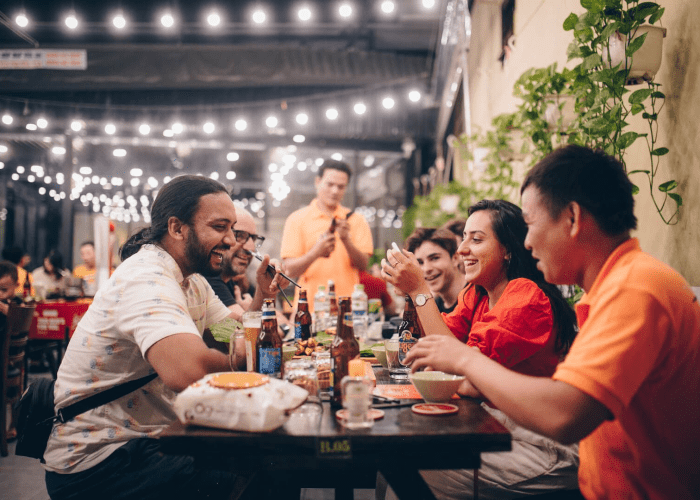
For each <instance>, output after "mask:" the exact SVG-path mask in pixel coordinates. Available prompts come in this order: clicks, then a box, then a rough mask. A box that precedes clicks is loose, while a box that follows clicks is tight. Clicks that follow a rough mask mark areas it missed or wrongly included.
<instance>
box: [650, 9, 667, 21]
mask: <svg viewBox="0 0 700 500" xmlns="http://www.w3.org/2000/svg"><path fill="white" fill-rule="evenodd" d="M665 10H666V9H665V8H663V7H661V8H660V9H659V10H657V11H656V12H654V13H653V14H652V15H651V17H649V24H655V23H656V21H658V20H659V19H661V16H663V15H664V11H665Z"/></svg>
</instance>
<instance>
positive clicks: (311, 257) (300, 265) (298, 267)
mask: <svg viewBox="0 0 700 500" xmlns="http://www.w3.org/2000/svg"><path fill="white" fill-rule="evenodd" d="M317 258H318V257H317V256H316V254H315V253H314V252H313V249H311V250H309V251H308V252H306V253H305V254H304V255H302V256H301V257H291V258H288V259H284V260H282V263H283V264H284V267H285V268H286V269H287V275H289V276H291V277H292V278H299V277H300V276H301V275H302V274H304V273H305V272H306V270H307V269H308V268H309V266H311V264H313V263H314V262H315V261H316V259H317Z"/></svg>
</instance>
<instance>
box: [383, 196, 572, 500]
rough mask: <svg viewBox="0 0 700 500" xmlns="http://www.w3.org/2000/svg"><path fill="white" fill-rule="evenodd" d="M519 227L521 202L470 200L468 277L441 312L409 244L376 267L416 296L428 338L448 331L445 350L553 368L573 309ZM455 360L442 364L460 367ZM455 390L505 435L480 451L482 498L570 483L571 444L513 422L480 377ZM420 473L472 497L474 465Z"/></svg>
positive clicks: (440, 489) (448, 495)
mask: <svg viewBox="0 0 700 500" xmlns="http://www.w3.org/2000/svg"><path fill="white" fill-rule="evenodd" d="M526 233H527V226H526V225H525V221H524V220H523V216H522V212H521V210H520V208H518V207H517V206H516V205H514V204H512V203H510V202H507V201H503V200H482V201H480V202H478V203H476V204H475V205H473V206H471V207H470V208H469V218H468V219H467V222H466V224H465V226H464V240H463V241H462V243H461V244H460V246H459V249H458V250H457V253H458V254H459V256H460V257H461V258H462V259H463V260H464V264H465V269H466V275H465V277H466V279H467V281H468V282H469V285H468V286H467V287H466V288H465V289H464V290H463V291H462V292H461V293H460V295H459V300H458V304H457V307H456V308H455V309H454V311H452V312H451V313H450V314H440V313H439V311H438V308H437V306H436V305H435V303H434V301H433V300H430V299H431V298H432V296H431V290H430V287H429V285H428V284H427V283H426V282H425V280H424V279H423V275H424V274H423V272H422V270H421V268H420V267H419V265H418V261H417V259H416V256H414V255H413V254H412V253H410V252H408V251H407V250H403V251H402V252H396V251H392V250H389V251H388V252H387V258H386V260H385V262H384V264H383V266H382V273H383V274H384V275H385V278H386V279H387V281H390V282H391V283H393V284H394V285H395V286H396V287H397V288H399V289H400V290H402V291H403V292H405V293H406V294H408V295H409V296H410V297H411V299H412V300H413V303H414V304H416V311H417V313H418V317H419V319H420V322H421V324H422V325H423V329H424V330H425V332H426V338H434V337H437V338H439V339H443V338H444V339H449V340H452V341H453V342H452V343H450V344H449V347H447V346H445V350H444V351H442V352H441V355H443V356H444V357H454V353H455V352H461V351H463V350H468V351H473V352H475V353H483V356H484V357H485V358H486V359H490V360H492V361H493V363H494V364H497V365H498V366H502V367H507V368H509V369H512V370H514V372H517V373H521V374H526V375H530V376H551V375H552V374H553V373H554V371H555V369H556V367H557V364H558V363H559V361H560V359H561V358H562V357H563V356H565V355H566V353H567V352H568V350H569V347H570V346H571V343H572V342H573V340H574V337H575V335H576V317H575V315H574V311H573V309H572V308H571V307H570V306H569V304H568V303H567V302H566V300H565V299H564V297H563V296H562V294H561V292H560V291H559V289H558V288H557V287H556V286H554V285H550V284H549V283H547V282H545V280H544V276H543V275H542V273H541V272H540V271H538V269H537V267H536V261H535V259H533V257H532V255H531V254H530V252H529V250H527V249H526V248H525V245H524V241H525V235H526ZM420 344H421V342H420V341H419V342H418V343H417V344H416V345H414V346H413V348H411V350H410V351H409V355H410V353H412V352H413V350H414V349H416V348H417V346H418V345H420ZM455 365H456V363H455ZM455 365H451V366H450V367H449V369H448V370H443V371H446V372H448V373H459V372H456V371H455V370H457V367H456V366H455ZM413 367H415V365H413ZM437 369H440V368H437ZM461 369H463V368H461ZM504 369H505V368H504ZM459 392H460V393H461V394H463V395H466V396H470V397H475V398H481V399H484V400H485V402H484V403H482V407H483V408H484V409H485V410H486V411H488V412H489V413H491V414H492V415H493V416H494V417H495V418H496V419H497V420H498V421H499V422H501V423H502V424H503V425H504V426H505V427H506V428H507V429H508V430H509V431H510V433H511V435H512V450H511V451H510V452H507V453H484V454H482V466H481V468H480V469H479V474H478V478H479V483H478V491H479V497H480V498H485V499H494V500H496V499H503V498H514V497H518V496H524V495H534V494H544V493H548V492H554V491H557V490H567V489H575V488H576V486H577V469H578V463H579V462H578V449H577V446H576V445H575V444H572V445H561V444H558V443H557V442H555V441H554V440H552V439H548V438H545V437H542V436H540V435H538V434H536V433H534V432H531V431H530V430H528V429H526V428H524V427H522V426H520V425H518V424H517V422H516V421H514V420H511V419H510V418H508V417H507V416H506V413H504V412H505V411H506V410H507V408H503V407H502V406H501V404H500V403H499V401H496V400H493V399H491V398H490V397H489V394H487V393H485V392H483V391H481V390H480V389H479V388H478V387H475V386H473V385H471V384H469V383H464V384H462V386H461V387H460V389H459ZM421 474H422V475H423V478H424V479H425V481H426V482H427V483H428V485H429V486H430V488H431V489H432V490H433V492H434V493H435V494H436V496H437V497H438V498H441V499H462V498H472V496H473V494H474V474H473V473H472V471H465V470H442V471H441V470H437V471H421Z"/></svg>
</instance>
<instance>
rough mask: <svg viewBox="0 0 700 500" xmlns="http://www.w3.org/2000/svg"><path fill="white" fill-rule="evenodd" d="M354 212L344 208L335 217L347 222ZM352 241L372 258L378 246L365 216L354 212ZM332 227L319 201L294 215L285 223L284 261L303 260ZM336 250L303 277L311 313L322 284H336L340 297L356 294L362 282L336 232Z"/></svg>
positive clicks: (337, 210)
mask: <svg viewBox="0 0 700 500" xmlns="http://www.w3.org/2000/svg"><path fill="white" fill-rule="evenodd" d="M349 211H350V210H349V209H348V208H345V207H343V206H338V207H337V208H336V210H335V212H334V214H333V215H334V216H335V217H337V218H339V219H344V218H345V216H346V215H347V213H348V212H349ZM348 222H349V223H350V239H351V240H352V242H353V244H354V245H355V246H356V247H357V248H358V249H359V250H360V251H361V252H364V253H366V254H368V255H371V254H372V252H373V250H374V246H373V244H372V232H371V230H370V228H369V225H368V224H367V221H366V220H365V218H364V217H362V215H360V214H359V213H354V214H353V215H352V216H351V217H350V218H349V219H348ZM330 226H331V217H330V216H328V215H326V214H325V213H324V212H322V211H321V210H320V209H319V208H318V206H317V201H316V199H314V200H312V201H311V203H310V204H309V205H307V206H306V207H304V208H301V209H299V210H297V211H295V212H293V213H292V214H291V215H290V216H289V217H288V218H287V220H286V222H285V223H284V233H283V235H282V248H281V249H280V256H281V257H282V258H283V259H289V258H295V257H301V256H302V255H304V254H306V253H307V252H308V251H309V250H311V248H312V247H313V246H314V245H315V244H316V241H318V238H319V236H321V234H323V233H325V232H326V231H328V228H330ZM335 234H336V236H335V238H336V243H335V250H333V253H331V255H330V256H329V257H328V258H320V259H316V260H315V261H314V262H313V263H312V264H311V265H310V266H309V268H308V269H307V270H306V271H305V272H304V274H303V275H302V276H301V277H300V278H299V281H298V283H299V285H301V286H302V287H303V288H305V289H306V295H307V297H309V310H310V311H311V312H313V304H312V302H313V300H311V298H312V297H313V296H314V295H315V294H316V291H317V290H318V286H319V285H326V284H327V283H328V280H333V282H334V283H335V295H336V297H342V296H348V297H349V296H350V295H352V291H353V288H354V286H355V285H356V284H358V283H359V282H360V274H359V271H358V270H357V269H355V268H354V267H352V263H351V261H350V255H349V254H348V252H347V250H346V249H345V245H343V242H342V241H340V237H339V236H338V233H337V232H336V233H335ZM295 289H296V290H295V292H294V299H295V304H296V301H297V300H298V299H299V289H298V288H296V287H295Z"/></svg>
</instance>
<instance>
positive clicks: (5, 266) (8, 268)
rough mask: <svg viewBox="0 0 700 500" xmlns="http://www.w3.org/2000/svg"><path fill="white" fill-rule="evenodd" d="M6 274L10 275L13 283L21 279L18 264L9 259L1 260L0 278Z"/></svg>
mask: <svg viewBox="0 0 700 500" xmlns="http://www.w3.org/2000/svg"><path fill="white" fill-rule="evenodd" d="M5 276H9V277H10V279H11V280H12V282H13V283H17V281H19V276H18V275H17V266H16V265H14V264H13V263H12V262H10V261H9V260H0V279H2V278H4V277H5Z"/></svg>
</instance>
